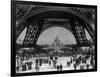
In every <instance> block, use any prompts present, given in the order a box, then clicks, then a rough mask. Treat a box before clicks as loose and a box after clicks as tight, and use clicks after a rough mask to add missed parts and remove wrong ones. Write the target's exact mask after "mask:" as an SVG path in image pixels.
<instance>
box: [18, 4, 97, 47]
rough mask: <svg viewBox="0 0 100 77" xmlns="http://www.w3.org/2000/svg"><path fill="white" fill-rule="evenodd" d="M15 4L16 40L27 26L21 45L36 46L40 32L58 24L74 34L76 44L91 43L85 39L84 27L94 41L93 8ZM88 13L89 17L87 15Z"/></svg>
mask: <svg viewBox="0 0 100 77" xmlns="http://www.w3.org/2000/svg"><path fill="white" fill-rule="evenodd" d="M17 6H18V7H16V10H17V12H16V40H17V39H18V37H19V35H20V34H21V32H22V31H23V30H24V29H25V28H26V27H27V32H26V35H25V38H24V41H23V44H22V45H21V46H23V47H33V46H36V42H37V39H38V37H39V36H40V34H41V33H42V32H43V31H44V30H46V29H48V28H50V27H53V26H60V27H64V28H66V29H68V30H69V31H70V32H71V33H72V34H73V35H74V36H75V39H76V41H77V45H78V46H83V45H88V46H90V45H91V43H89V42H88V41H87V38H86V35H85V29H86V30H87V31H88V32H89V34H90V36H91V37H92V40H93V42H95V37H94V34H95V33H94V30H93V28H92V27H91V20H92V15H93V14H94V9H88V8H75V7H74V8H73V7H53V6H36V5H35V6H33V5H31V6H28V5H27V6H25V5H24V6H20V5H17ZM20 11H22V12H20ZM90 12H91V13H90ZM85 13H86V14H85ZM88 13H89V14H90V17H89V16H88V15H87V14H88ZM89 18H90V19H89Z"/></svg>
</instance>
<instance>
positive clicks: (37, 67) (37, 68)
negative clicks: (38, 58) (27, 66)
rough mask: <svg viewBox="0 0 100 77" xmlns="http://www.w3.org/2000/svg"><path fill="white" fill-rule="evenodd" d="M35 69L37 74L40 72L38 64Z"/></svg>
mask: <svg viewBox="0 0 100 77" xmlns="http://www.w3.org/2000/svg"><path fill="white" fill-rule="evenodd" d="M35 69H36V72H39V66H38V64H36V65H35Z"/></svg>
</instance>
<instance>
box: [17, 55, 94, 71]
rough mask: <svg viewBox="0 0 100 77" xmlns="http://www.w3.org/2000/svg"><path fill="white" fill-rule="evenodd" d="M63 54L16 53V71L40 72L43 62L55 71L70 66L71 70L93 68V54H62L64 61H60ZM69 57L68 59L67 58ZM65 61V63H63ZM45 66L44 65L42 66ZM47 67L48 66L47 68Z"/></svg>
mask: <svg viewBox="0 0 100 77" xmlns="http://www.w3.org/2000/svg"><path fill="white" fill-rule="evenodd" d="M62 57H63V56H48V57H39V56H38V57H36V56H33V55H32V54H29V55H28V54H26V55H19V54H18V55H16V72H19V73H20V71H27V70H33V69H34V70H35V72H40V70H41V67H42V66H43V65H45V64H47V65H48V67H50V68H52V69H55V70H56V71H62V70H65V68H66V69H67V68H69V67H70V68H72V70H84V69H93V68H95V55H93V54H82V53H81V54H73V55H69V56H68V55H66V56H64V58H66V59H65V61H64V62H63V61H62V62H60V58H62ZM67 59H69V60H67ZM64 63H66V65H65V64H64ZM43 68H45V67H43ZM48 69H49V68H48Z"/></svg>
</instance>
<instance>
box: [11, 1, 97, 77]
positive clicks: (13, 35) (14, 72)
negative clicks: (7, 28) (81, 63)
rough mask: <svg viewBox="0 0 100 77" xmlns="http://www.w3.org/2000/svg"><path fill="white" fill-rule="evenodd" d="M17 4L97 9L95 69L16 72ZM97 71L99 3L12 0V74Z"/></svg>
mask: <svg viewBox="0 0 100 77" xmlns="http://www.w3.org/2000/svg"><path fill="white" fill-rule="evenodd" d="M16 4H29V5H46V6H62V7H63V6H64V7H67V6H68V7H81V8H85V7H88V8H94V9H95V38H96V39H95V54H96V55H95V69H86V70H65V71H49V72H30V73H16V71H15V64H16V62H15V55H16V53H15V52H16V27H15V25H16ZM93 71H94V72H96V71H97V5H83V4H69V3H68V4H67V3H66V4H64V3H52V2H51V3H50V2H36V1H14V0H12V1H11V76H30V75H50V74H67V73H83V72H93Z"/></svg>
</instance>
